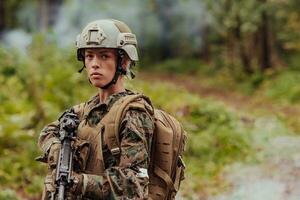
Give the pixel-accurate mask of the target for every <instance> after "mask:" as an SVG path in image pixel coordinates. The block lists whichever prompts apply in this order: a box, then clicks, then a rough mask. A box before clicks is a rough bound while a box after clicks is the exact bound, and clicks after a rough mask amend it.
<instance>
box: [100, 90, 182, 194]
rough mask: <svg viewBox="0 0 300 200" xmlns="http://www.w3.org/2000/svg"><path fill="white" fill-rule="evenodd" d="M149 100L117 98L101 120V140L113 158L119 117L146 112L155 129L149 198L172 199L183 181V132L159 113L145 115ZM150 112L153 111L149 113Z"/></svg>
mask: <svg viewBox="0 0 300 200" xmlns="http://www.w3.org/2000/svg"><path fill="white" fill-rule="evenodd" d="M139 99H144V100H146V101H147V102H148V103H149V104H150V105H152V104H151V102H150V99H149V98H148V97H146V96H144V95H142V94H135V95H127V96H125V97H122V98H121V99H119V100H118V101H117V102H116V103H114V105H113V106H112V108H111V109H110V111H109V112H108V113H107V114H106V115H105V117H104V118H103V119H102V120H101V123H102V124H104V125H105V130H104V137H105V140H106V141H107V143H108V148H109V149H110V151H111V152H112V154H113V155H115V156H117V155H118V154H119V153H120V142H119V135H118V134H119V128H120V123H121V120H122V118H123V117H124V115H125V113H126V111H127V110H129V109H138V110H141V111H145V112H148V113H149V114H151V115H152V116H154V119H155V130H154V135H153V142H152V146H151V158H150V166H149V170H148V172H149V179H150V184H149V199H153V200H156V199H157V200H169V199H174V198H175V195H176V193H177V192H178V189H179V186H180V182H181V180H183V179H184V170H185V165H184V162H183V160H182V154H183V151H184V145H185V141H186V132H185V131H184V130H183V128H182V126H181V124H180V123H179V122H178V121H177V120H176V119H175V118H173V117H172V116H170V115H169V114H167V113H165V112H164V111H162V110H158V109H154V110H152V111H150V112H152V113H150V112H149V109H147V108H146V107H145V104H144V101H140V100H139ZM153 111H154V112H153Z"/></svg>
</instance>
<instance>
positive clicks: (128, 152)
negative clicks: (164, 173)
mask: <svg viewBox="0 0 300 200" xmlns="http://www.w3.org/2000/svg"><path fill="white" fill-rule="evenodd" d="M153 131H154V122H153V119H152V117H151V116H150V115H149V114H147V113H146V112H143V111H138V110H129V111H127V113H126V115H125V117H124V119H123V120H122V122H121V132H120V147H121V155H120V160H119V164H118V165H117V166H113V167H110V168H108V169H106V171H105V175H104V176H103V177H100V176H95V175H88V174H84V175H83V194H84V196H86V197H89V198H99V197H100V198H101V199H122V198H124V197H126V198H128V199H147V196H148V184H149V177H148V166H149V160H150V147H151V143H152V136H153Z"/></svg>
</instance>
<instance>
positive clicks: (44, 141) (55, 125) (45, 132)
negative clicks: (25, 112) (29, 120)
mask: <svg viewBox="0 0 300 200" xmlns="http://www.w3.org/2000/svg"><path fill="white" fill-rule="evenodd" d="M71 109H74V111H75V113H77V115H78V117H79V119H81V118H82V115H83V109H84V104H79V105H76V106H73V107H72V108H71ZM58 133H59V121H58V120H56V121H54V122H52V123H50V124H48V125H46V126H45V127H44V128H43V129H42V131H41V133H40V135H39V138H38V147H39V148H40V149H41V150H42V152H43V156H42V157H40V158H39V160H41V161H44V162H46V159H47V156H48V153H49V150H50V148H51V146H52V145H53V144H60V140H59V139H58Z"/></svg>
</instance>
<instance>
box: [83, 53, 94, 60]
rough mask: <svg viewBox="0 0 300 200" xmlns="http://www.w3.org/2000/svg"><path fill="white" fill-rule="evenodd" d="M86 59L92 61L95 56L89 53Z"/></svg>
mask: <svg viewBox="0 0 300 200" xmlns="http://www.w3.org/2000/svg"><path fill="white" fill-rule="evenodd" d="M85 58H86V59H89V60H90V59H92V58H93V54H90V53H87V54H85Z"/></svg>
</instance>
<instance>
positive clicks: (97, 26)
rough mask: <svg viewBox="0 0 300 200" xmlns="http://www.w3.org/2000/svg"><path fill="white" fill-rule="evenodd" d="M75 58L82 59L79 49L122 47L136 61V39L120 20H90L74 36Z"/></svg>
mask: <svg viewBox="0 0 300 200" xmlns="http://www.w3.org/2000/svg"><path fill="white" fill-rule="evenodd" d="M76 47H77V58H78V60H80V61H82V60H83V56H82V53H81V49H85V48H115V49H123V50H124V51H125V52H126V53H127V55H128V57H129V58H130V59H131V60H132V61H138V54H137V49H136V47H137V40H136V36H135V35H134V34H133V33H132V32H131V30H130V28H129V27H128V26H127V25H126V24H125V23H124V22H121V21H118V20H114V19H103V20H96V21H92V22H90V23H89V24H88V25H87V26H86V27H85V28H84V29H83V30H82V32H81V34H79V35H78V36H77V38H76Z"/></svg>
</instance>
